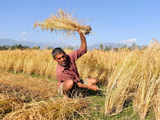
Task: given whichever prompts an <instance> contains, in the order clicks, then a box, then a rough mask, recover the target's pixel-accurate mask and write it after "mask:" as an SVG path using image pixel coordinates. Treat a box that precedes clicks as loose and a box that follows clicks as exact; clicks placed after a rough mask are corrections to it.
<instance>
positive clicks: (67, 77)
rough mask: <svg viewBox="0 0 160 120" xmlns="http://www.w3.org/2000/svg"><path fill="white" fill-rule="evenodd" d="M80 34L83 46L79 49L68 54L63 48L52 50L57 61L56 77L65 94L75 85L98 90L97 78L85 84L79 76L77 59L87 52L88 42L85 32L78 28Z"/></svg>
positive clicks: (90, 79)
mask: <svg viewBox="0 0 160 120" xmlns="http://www.w3.org/2000/svg"><path fill="white" fill-rule="evenodd" d="M77 32H78V33H79V35H80V39H81V46H80V48H79V49H78V50H76V51H73V52H72V53H70V54H68V55H67V54H66V53H65V52H64V51H63V50H62V49H61V48H55V49H53V51H52V56H53V58H54V60H55V61H57V63H58V64H57V68H56V77H57V80H58V83H57V85H58V87H59V88H62V89H63V94H64V95H65V96H67V94H68V93H69V92H70V90H71V89H72V88H73V86H74V85H77V86H78V87H79V88H86V89H90V90H94V91H97V90H98V87H97V86H96V83H97V80H96V79H93V78H88V79H87V84H84V83H83V82H82V81H81V80H80V77H79V73H78V70H77V67H76V63H75V61H76V60H77V59H78V58H79V57H81V56H82V55H84V54H85V53H86V52H87V43H86V38H85V36H84V34H83V33H82V32H81V31H80V30H79V29H78V30H77Z"/></svg>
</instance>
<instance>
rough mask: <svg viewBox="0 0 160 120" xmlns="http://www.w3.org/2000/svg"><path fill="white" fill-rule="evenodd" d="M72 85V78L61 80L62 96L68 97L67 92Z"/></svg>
mask: <svg viewBox="0 0 160 120" xmlns="http://www.w3.org/2000/svg"><path fill="white" fill-rule="evenodd" d="M73 85H74V82H73V80H66V81H64V82H63V93H64V97H68V94H69V92H70V90H71V89H72V87H73Z"/></svg>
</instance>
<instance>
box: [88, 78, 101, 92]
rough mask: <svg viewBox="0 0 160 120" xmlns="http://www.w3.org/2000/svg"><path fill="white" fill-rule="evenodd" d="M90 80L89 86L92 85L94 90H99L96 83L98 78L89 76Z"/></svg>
mask: <svg viewBox="0 0 160 120" xmlns="http://www.w3.org/2000/svg"><path fill="white" fill-rule="evenodd" d="M87 82H88V86H90V87H91V88H92V89H93V90H98V89H99V88H98V86H97V85H96V83H97V82H98V80H97V79H95V78H88V79H87Z"/></svg>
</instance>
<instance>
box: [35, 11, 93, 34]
mask: <svg viewBox="0 0 160 120" xmlns="http://www.w3.org/2000/svg"><path fill="white" fill-rule="evenodd" d="M38 26H39V27H40V28H41V29H42V30H44V29H46V30H50V31H51V32H52V31H57V30H62V31H66V32H74V31H76V30H77V29H80V30H81V31H82V32H83V33H84V34H89V33H90V31H91V27H90V26H86V25H81V24H79V23H78V22H77V20H76V19H75V18H73V17H72V16H71V15H70V14H68V13H65V12H64V11H63V10H61V9H60V10H59V11H58V13H57V15H53V16H51V17H49V18H48V19H46V20H45V21H44V22H40V23H39V22H36V23H35V24H34V27H38Z"/></svg>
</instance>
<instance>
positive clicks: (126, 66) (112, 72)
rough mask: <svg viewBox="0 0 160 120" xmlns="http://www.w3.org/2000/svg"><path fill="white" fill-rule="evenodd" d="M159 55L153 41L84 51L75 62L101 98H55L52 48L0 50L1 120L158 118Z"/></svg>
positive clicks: (157, 46)
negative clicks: (139, 46)
mask: <svg viewBox="0 0 160 120" xmlns="http://www.w3.org/2000/svg"><path fill="white" fill-rule="evenodd" d="M65 51H66V52H67V53H69V52H71V50H65ZM159 56H160V45H159V44H157V43H156V44H154V43H153V44H151V45H149V46H148V47H147V48H146V49H143V50H139V49H135V50H132V51H130V50H129V49H119V50H118V51H113V50H111V51H102V50H96V49H95V50H92V51H88V52H87V54H85V55H84V56H82V57H81V58H80V59H79V60H78V61H77V67H78V70H79V73H80V76H81V77H82V79H84V80H85V79H86V78H88V77H94V78H97V79H98V80H99V86H100V88H101V89H102V91H103V94H104V96H99V97H97V96H96V95H95V96H91V97H86V98H79V97H78V98H75V99H72V100H64V99H62V98H61V97H57V96H58V93H57V89H56V88H57V87H56V78H55V69H56V62H55V61H53V59H52V56H51V50H32V49H28V50H6V51H0V82H1V85H0V118H1V119H4V120H36V119H37V120H67V119H76V120H78V119H80V120H82V119H84V120H89V119H92V120H93V119H95V120H97V119H100V120H101V119H102V120H103V119H104V120H116V119H118V120H120V119H121V120H128V119H133V120H145V119H147V120H148V119H149V120H159V119H160V89H159V88H160V77H159V73H160V58H159ZM101 103H102V104H101ZM100 104H101V105H100ZM127 109H129V110H128V115H125V116H123V114H124V113H125V111H126V110H127ZM91 111H92V112H91ZM129 111H132V114H131V115H130V113H129ZM93 113H94V115H93ZM98 114H100V115H98ZM96 115H97V116H96ZM121 115H122V117H119V116H121ZM135 116H136V117H135Z"/></svg>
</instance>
